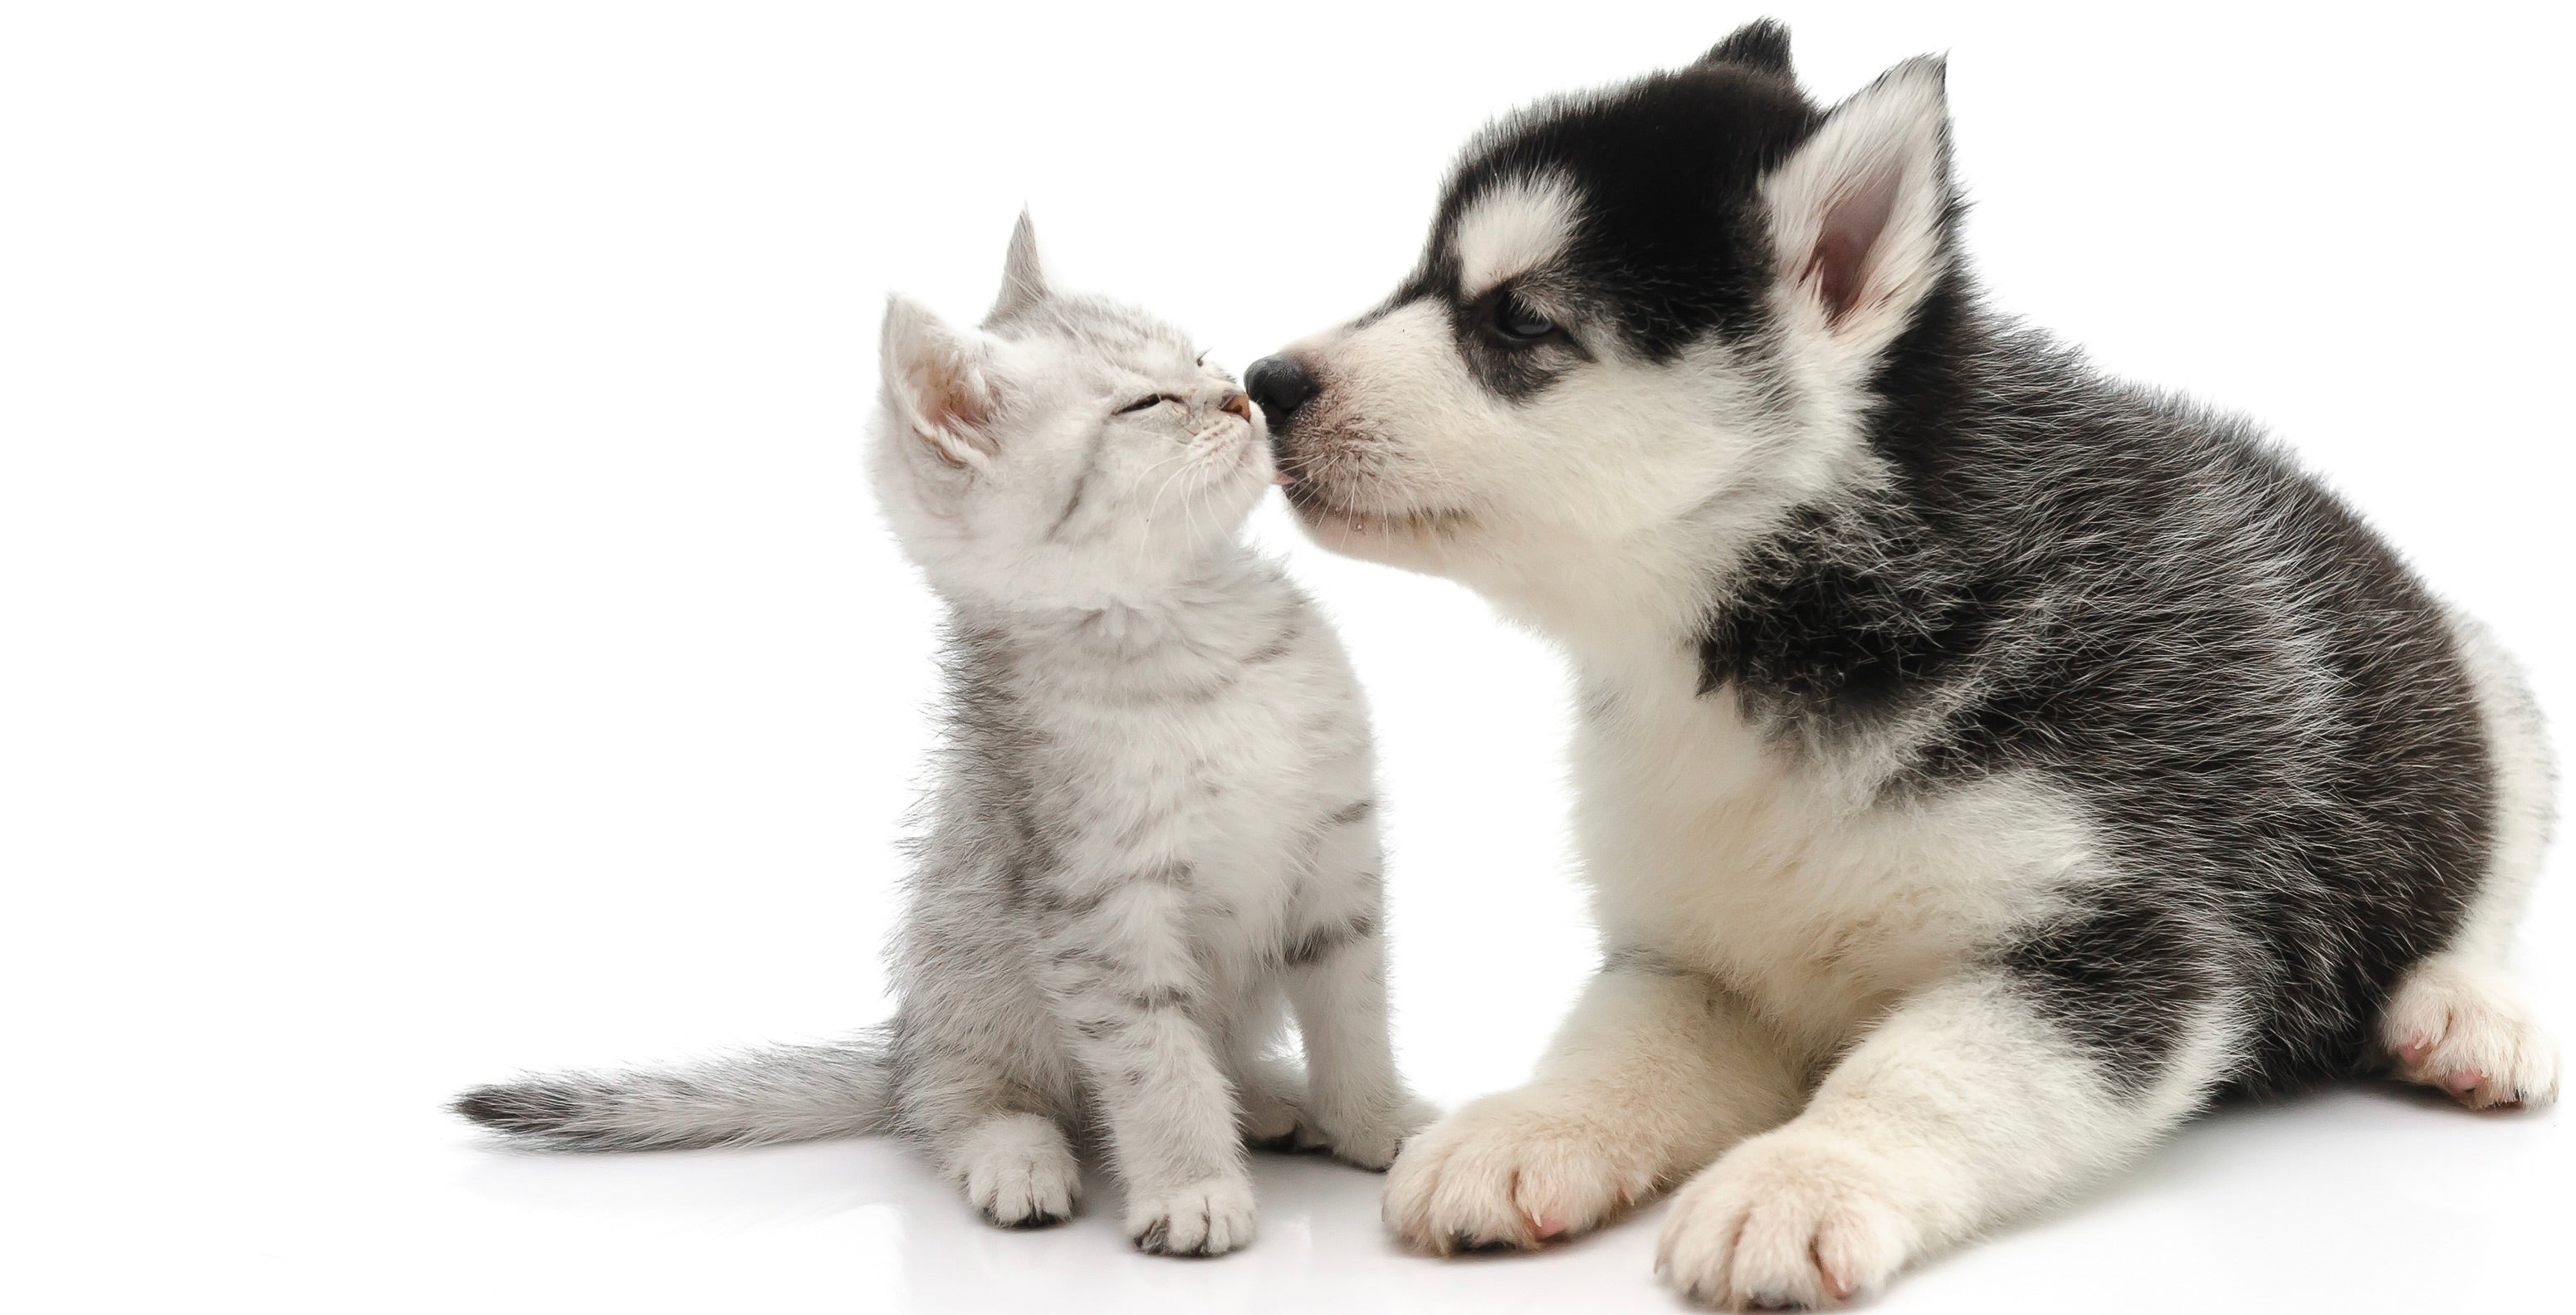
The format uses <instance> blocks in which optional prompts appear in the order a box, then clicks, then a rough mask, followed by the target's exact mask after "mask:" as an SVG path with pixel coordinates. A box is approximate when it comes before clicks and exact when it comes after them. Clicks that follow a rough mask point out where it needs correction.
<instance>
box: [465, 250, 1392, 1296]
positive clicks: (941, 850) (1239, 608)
mask: <svg viewBox="0 0 2576 1315" xmlns="http://www.w3.org/2000/svg"><path fill="white" fill-rule="evenodd" d="M884 353H885V360H884V366H885V381H886V382H885V393H884V405H883V413H882V416H881V418H880V423H879V426H878V430H879V432H878V436H877V440H876V445H875V452H874V474H875V478H876V483H877V488H878V492H879V495H880V499H881V502H882V503H883V505H884V508H885V511H886V514H887V518H888V520H889V521H890V522H891V523H892V525H893V527H894V529H895V532H896V534H897V535H898V537H899V538H900V539H901V540H902V541H903V543H904V545H905V547H906V549H907V551H908V553H909V555H910V556H911V557H912V559H913V560H914V562H915V563H916V564H918V565H919V566H920V568H921V569H922V571H923V573H924V575H925V576H927V578H928V579H929V581H930V583H931V585H932V587H933V588H934V589H935V590H936V591H937V592H938V593H939V594H940V596H941V597H942V599H943V600H944V601H945V602H946V604H947V605H948V610H949V623H948V633H947V645H946V654H945V659H944V667H945V673H946V700H945V712H944V716H943V734H942V736H941V740H940V749H939V751H938V759H937V768H938V770H937V777H936V781H935V783H934V784H933V785H932V787H931V788H930V789H929V790H928V792H927V793H926V795H925V797H924V798H923V799H922V801H921V804H920V807H919V811H918V815H917V828H916V834H915V836H914V838H913V841H912V847H911V853H912V856H913V859H914V864H913V869H912V872H911V876H910V879H909V883H908V907H907V909H906V912H905V916H904V919H903V922H902V925H901V928H900V930H899V932H898V934H897V936H896V938H895V944H894V947H893V951H892V966H893V984H894V988H895V991H896V993H897V996H898V998H899V1000H900V1005H899V1008H898V1011H897V1013H896V1016H895V1017H894V1019H893V1020H892V1021H891V1022H890V1023H888V1024H886V1025H885V1026H883V1027H882V1028H880V1029H878V1030H877V1031H875V1032H873V1033H870V1034H868V1035H867V1036H866V1037H865V1038H863V1039H861V1040H858V1041H854V1042H850V1043H845V1044H837V1045H828V1046H815V1047H805V1048H788V1049H781V1050H771V1051H762V1052H757V1053H755V1054H752V1055H749V1056H745V1057H743V1058H740V1059H733V1060H726V1061H723V1062H721V1063H718V1064H714V1065H708V1066H703V1067H698V1068H691V1069H683V1070H678V1071H668V1072H652V1071H647V1072H638V1073H611V1074H573V1075H567V1076H558V1077H536V1078H530V1079H526V1080H523V1081H520V1082H516V1083H510V1084H503V1085H500V1086H495V1087H486V1088H482V1089H479V1090H477V1091H475V1092H471V1093H469V1094H468V1095H467V1096H466V1097H465V1098H464V1099H463V1100H461V1101H460V1102H459V1103H458V1106H457V1108H458V1110H459V1111H460V1112H462V1113H464V1114H466V1115H468V1116H469V1117H472V1118H474V1119H477V1120H478V1121H480V1122H483V1123H484V1124H486V1125H488V1126H490V1127H493V1128H495V1129H497V1130H499V1131H501V1132H503V1133H505V1134H508V1135H510V1136H512V1137H514V1138H517V1139H521V1140H525V1141H530V1142H535V1143H541V1144H546V1145H552V1146H559V1147H570V1148H590V1149H614V1148H628V1147H645V1146H697V1145H712V1144H722V1143H734V1142H760V1141H782V1140H792V1139H797V1138H804V1137H817V1136H834V1135H842V1134H849V1133H864V1132H878V1131H886V1132H894V1133H898V1134H900V1135H903V1136H905V1137H908V1138H910V1139H911V1140H912V1141H914V1142H916V1143H917V1144H918V1145H919V1146H920V1147H921V1148H922V1149H923V1150H924V1151H925V1152H926V1153H927V1154H928V1156H929V1158H930V1159H931V1161H932V1162H933V1163H934V1164H936V1165H937V1166H938V1167H939V1169H940V1170H941V1172H943V1173H944V1174H946V1175H947V1176H948V1177H949V1178H950V1179H952V1180H953V1181H955V1182H956V1183H957V1184H958V1185H959V1187H960V1188H961V1189H962V1190H964V1192H965V1193H966V1194H967V1196H968V1198H969V1199H970V1200H971V1201H972V1203H973V1204H974V1205H975V1206H976V1208H977V1209H979V1210H980V1211H982V1212H983V1213H984V1214H985V1215H986V1216H987V1217H988V1218H990V1219H991V1220H992V1221H993V1222H995V1223H997V1224H1002V1225H1006V1226H1012V1227H1025V1226H1030V1225H1033V1224H1041V1223H1048V1222H1053V1221H1054V1220H1057V1219H1060V1218H1063V1217H1064V1216H1066V1215H1067V1214H1069V1213H1070V1212H1071V1211H1072V1210H1073V1209H1074V1206H1075V1197H1076V1194H1077V1193H1078V1190H1079V1186H1080V1179H1079V1175H1078V1173H1077V1170H1076V1167H1075V1150H1076V1148H1077V1146H1092V1145H1096V1146H1097V1147H1098V1148H1099V1149H1100V1150H1101V1151H1103V1152H1105V1154H1106V1157H1107V1159H1108V1161H1109V1163H1110V1165H1111V1166H1112V1167H1113V1168H1114V1170H1115V1171H1116V1173H1117V1175H1118V1177H1120V1178H1121V1179H1122V1180H1123V1182H1124V1185H1125V1187H1126V1191H1127V1208H1126V1222H1127V1229H1128V1233H1129V1235H1130V1237H1131V1238H1132V1239H1134V1241H1135V1242H1136V1244H1137V1245H1138V1246H1140V1247H1142V1248H1144V1249H1146V1250H1149V1251H1158V1252H1170V1253H1179V1254H1214V1253H1218V1252H1223V1251H1227V1250H1231V1249H1233V1248H1235V1247H1238V1246H1241V1245H1243V1244H1244V1243H1245V1242H1247V1241H1249V1240H1250V1238H1251V1235H1252V1226H1253V1220H1252V1187H1251V1179H1250V1177H1249V1175H1248V1173H1247V1171H1246V1166H1245V1162H1244V1147H1245V1144H1246V1142H1247V1141H1248V1140H1249V1141H1257V1142H1263V1143H1270V1142H1277V1143H1280V1144H1284V1145H1289V1146H1293V1147H1297V1148H1301V1149H1328V1150H1330V1151H1332V1152H1333V1153H1334V1154H1336V1155H1339V1156H1340V1157H1342V1158H1343V1159H1346V1160H1349V1161H1351V1162H1352V1163H1355V1164H1358V1165H1361V1166H1364V1167H1367V1168H1372V1169H1382V1168H1384V1167H1385V1166H1386V1165H1387V1164H1388V1163H1389V1162H1390V1161H1391V1160H1392V1159H1393V1158H1394V1155H1395V1152H1396V1149H1397V1147H1398V1145H1399V1144H1400V1143H1401V1142H1402V1140H1403V1138H1404V1137H1405V1136H1406V1135H1408V1134H1409V1133H1410V1132H1411V1131H1412V1130H1413V1129H1415V1128H1417V1127H1419V1126H1420V1125H1421V1124H1422V1123H1423V1122H1424V1121H1425V1120H1426V1118H1427V1116H1428V1111H1427V1110H1424V1109H1423V1108H1422V1107H1421V1106H1419V1105H1418V1103H1417V1102H1415V1101H1414V1100H1413V1098H1412V1096H1411V1095H1410V1094H1409V1093H1408V1092H1407V1090H1406V1088H1405V1086H1404V1084H1403V1082H1402V1081H1401V1079H1400V1078H1399V1077H1398V1075H1397V1073H1396V1070H1395V1066H1394V1061H1393V1058H1392V1054H1391V1048H1390V1045H1389V1042H1388V1034H1387V1017H1386V1013H1387V1009H1386V993H1385V972H1384V965H1383V951H1382V944H1381V938H1380V937H1379V935H1378V929H1379V928H1380V926H1381V925H1382V923H1383V916H1384V915H1383V911H1382V909H1381V907H1380V903H1381V900H1380V886H1381V879H1380V873H1381V871H1382V858H1381V854H1380V844H1379V838H1378V824H1377V808H1376V795H1375V785H1374V779H1373V778H1374V774H1375V768H1374V764H1373V758H1372V753H1371V749H1370V737H1369V729H1368V718H1367V712H1366V708H1365V706H1364V704H1363V702H1362V699H1361V696H1360V690H1359V685H1358V682H1357V680H1356V679H1355V678H1354V676H1353V675H1352V672H1351V670H1350V664H1349V661H1348V659H1347V658H1346V657H1345V656H1344V654H1343V651H1342V649H1341V646H1340V644H1339V643H1338V641H1337V640H1336V639H1335V638H1334V636H1333V633H1332V631H1331V629H1330V627H1328V626H1327V625H1326V624H1325V623H1324V621H1323V620H1322V618H1321V617H1319V616H1318V615H1317V614H1316V612H1315V609H1314V607H1313V605H1312V604H1311V603H1310V602H1309V601H1308V600H1307V598H1306V597H1305V595H1304V594H1302V593H1301V592H1299V591H1298V589H1297V588H1296V587H1295V586H1294V585H1293V584H1291V583H1290V582H1289V580H1288V579H1287V577H1286V576H1285V575H1284V574H1282V572H1281V571H1280V569H1279V567H1278V566H1277V565H1276V564H1275V563H1272V562H1270V561H1267V560H1265V559H1262V558H1260V557H1258V556H1256V555H1254V554H1253V553H1252V552H1250V551H1249V550H1248V549H1246V548H1245V547H1244V546H1243V544H1242V542H1241V540H1240V529H1241V526H1242V523H1243V520H1244V517H1245V516H1246V515H1247V514H1248V513H1249V512H1250V511H1251V509H1252V508H1253V506H1254V505H1255V504H1256V503H1257V502H1258V501H1259V499H1260V497H1261V496H1262V494H1263V493H1264V492H1265V490H1266V489H1267V488H1268V487H1269V485H1270V483H1271V479H1272V468H1271V465H1270V458H1269V451H1268V447H1267V442H1266V433H1265V431H1264V429H1263V426H1262V424H1261V422H1260V421H1259V419H1258V418H1257V416H1256V415H1255V414H1254V413H1253V412H1252V410H1251V408H1250V407H1249V406H1248V405H1247V404H1245V402H1244V400H1243V397H1242V394H1241V393H1240V392H1239V391H1238V390H1237V389H1236V387H1235V384H1234V381H1233V380H1232V379H1231V378H1229V377H1228V376H1226V375H1225V374H1224V373H1223V372H1222V371H1220V370H1217V369H1215V368H1213V367H1210V366H1207V365H1205V364H1203V363H1202V361H1201V360H1200V359H1199V358H1198V356H1197V355H1196V353H1195V352H1194V351H1193V349H1192V348H1191V346H1190V345H1189V343H1188V341H1187V339H1185V338H1184V337H1182V336H1181V335H1180V334H1179V333H1177V332H1175V331H1174V330H1172V329H1170V328H1168V327H1166V326H1164V325H1162V324H1160V323H1158V322H1156V321H1154V320H1152V319H1150V318H1148V317H1146V316H1143V315H1141V314H1138V313H1136V312H1134V311H1131V310H1129V309H1127V308H1125V307H1121V306H1118V305H1115V304H1113V303H1110V302H1106V301H1102V300H1098V299H1095V298H1087V297H1069V296H1060V295H1058V294H1055V293H1053V292H1051V291H1049V290H1047V289H1046V287H1045V283H1044V280H1043V277H1042V276H1041V275H1040V274H1039V272H1038V269H1037V265H1036V261H1035V255H1034V251H1033V249H1032V247H1031V245H1030V242H1029V236H1028V230H1027V226H1026V221H1025V220H1023V222H1022V227H1021V229H1020V232H1019V233H1018V234H1017V235H1016V237H1015V239H1014V242H1013V247H1012V260H1011V265H1010V271H1009V274H1008V276H1007V278H1006V283H1005V290H1004V294H1003V297H1002V299H1001V301H1000V303H999V304H997V305H996V306H995V308H994V310H993V313H992V315H991V316H990V317H989V318H988V319H987V321H986V322H985V324H984V326H983V327H982V328H980V329H961V328H955V327H951V326H949V325H946V324H943V323H940V322H939V321H937V320H936V319H935V318H934V317H931V316H930V315H929V313H928V312H926V311H923V310H920V309H919V308H917V307H913V306H911V305H910V304H909V303H904V302H900V301H898V302H897V303H895V305H894V306H893V307H892V308H891V309H890V310H889V312H888V315H887V324H886V335H885V344H884ZM1292 1014H1293V1016H1294V1018H1295V1021H1296V1023H1297V1025H1298V1034H1299V1036H1300V1038H1301V1040H1302V1042H1303V1048H1304V1051H1305V1056H1306V1064H1305V1067H1304V1072H1302V1073H1301V1072H1299V1071H1298V1069H1297V1067H1296V1066H1294V1065H1293V1064H1290V1063H1289V1062H1287V1061H1286V1060H1285V1059H1284V1058H1283V1057H1282V1056H1281V1055H1279V1054H1277V1053H1275V1052H1277V1051H1278V1050H1279V1049H1280V1043H1281V1042H1282V1041H1283V1040H1284V1039H1285V1035H1286V1034H1285V1029H1284V1026H1283V1025H1284V1023H1285V1022H1286V1021H1287V1019H1288V1017H1289V1016H1290V1015H1292Z"/></svg>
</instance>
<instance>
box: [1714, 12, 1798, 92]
mask: <svg viewBox="0 0 2576 1315" xmlns="http://www.w3.org/2000/svg"><path fill="white" fill-rule="evenodd" d="M1716 64H1735V65H1740V66H1742V67H1744V68H1749V69H1754V70H1756V71H1759V72H1763V73H1769V74H1773V75H1776V76H1778V77H1783V78H1790V79H1793V80H1794V79H1795V78H1796V77H1797V76H1798V75H1797V74H1796V73H1795V72H1794V71H1792V70H1791V69H1790V67H1789V29H1788V28H1787V27H1786V26H1785V25H1783V24H1782V23H1781V22H1780V20H1778V19H1776V18H1757V19H1754V20H1753V21H1752V22H1750V23H1747V24H1745V25H1744V26H1742V27H1739V28H1737V29H1735V30H1734V31H1733V32H1730V33H1728V34H1727V37H1726V39H1725V40H1724V41H1720V42H1718V43H1717V44H1716V45H1714V46H1711V47H1709V48H1708V53H1707V54H1705V55H1702V56H1700V57H1699V61H1698V62H1697V63H1696V64H1693V65H1692V67H1693V68H1707V67H1710V66H1712V65H1716Z"/></svg>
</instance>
